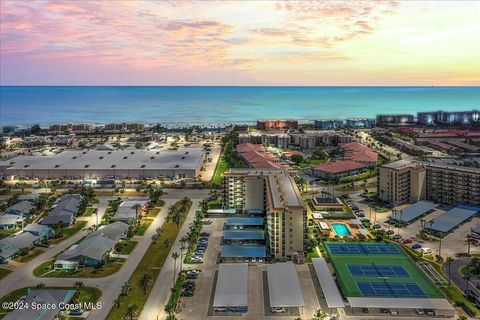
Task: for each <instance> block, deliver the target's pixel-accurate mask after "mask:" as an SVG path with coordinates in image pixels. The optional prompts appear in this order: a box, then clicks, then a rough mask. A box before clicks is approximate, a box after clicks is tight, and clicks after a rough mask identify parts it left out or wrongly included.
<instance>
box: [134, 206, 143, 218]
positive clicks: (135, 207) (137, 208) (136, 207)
mask: <svg viewBox="0 0 480 320" xmlns="http://www.w3.org/2000/svg"><path fill="white" fill-rule="evenodd" d="M141 208H142V205H141V204H140V203H135V205H134V206H133V209H135V220H138V212H139V211H140V209H141Z"/></svg>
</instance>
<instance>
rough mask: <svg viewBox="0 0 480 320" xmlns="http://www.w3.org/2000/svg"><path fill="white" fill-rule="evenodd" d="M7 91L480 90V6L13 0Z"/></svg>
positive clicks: (5, 37)
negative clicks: (206, 88) (233, 87)
mask: <svg viewBox="0 0 480 320" xmlns="http://www.w3.org/2000/svg"><path fill="white" fill-rule="evenodd" d="M0 11H1V28H0V36H1V38H0V39H1V46H0V58H1V64H0V67H1V68H0V75H1V79H0V80H1V82H0V83H1V84H2V85H439V86H440V85H480V1H471V2H460V1H409V2H402V1H385V2H373V1H356V2H347V1H323V2H315V1H231V2H225V1H222V2H214V1H208V2H207V1H196V2H184V1H180V2H177V1H133V0H132V1H127V0H122V1H120V0H117V1H109V2H107V1H91V2H88V1H47V0H45V1H5V0H1V10H0Z"/></svg>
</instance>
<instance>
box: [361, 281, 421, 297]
mask: <svg viewBox="0 0 480 320" xmlns="http://www.w3.org/2000/svg"><path fill="white" fill-rule="evenodd" d="M357 286H358V288H359V289H360V291H361V292H362V295H364V296H370V297H376V296H380V297H427V295H426V294H425V292H423V290H422V289H421V288H420V287H419V286H418V285H417V284H416V283H413V282H387V281H385V282H357Z"/></svg>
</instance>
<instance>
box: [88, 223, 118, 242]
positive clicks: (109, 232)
mask: <svg viewBox="0 0 480 320" xmlns="http://www.w3.org/2000/svg"><path fill="white" fill-rule="evenodd" d="M127 230H128V225H127V224H126V223H124V222H121V221H117V222H114V223H111V224H109V225H106V226H101V227H100V228H99V229H98V230H96V231H94V232H92V233H90V234H88V235H87V237H86V238H87V239H88V238H94V237H96V236H98V235H101V236H104V237H107V238H108V239H110V240H113V241H115V242H117V241H118V240H120V239H121V238H122V236H123V235H124V234H125V233H126V232H127Z"/></svg>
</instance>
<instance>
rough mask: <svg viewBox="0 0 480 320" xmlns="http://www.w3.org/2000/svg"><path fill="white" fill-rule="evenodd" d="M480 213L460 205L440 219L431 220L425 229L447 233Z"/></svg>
mask: <svg viewBox="0 0 480 320" xmlns="http://www.w3.org/2000/svg"><path fill="white" fill-rule="evenodd" d="M478 212H480V208H478V207H472V206H465V205H460V206H456V207H455V208H453V209H451V210H449V211H447V212H445V213H444V214H442V215H441V216H440V217H438V218H436V219H434V220H433V224H432V225H431V226H430V224H429V223H428V222H427V223H426V225H425V227H426V228H427V229H431V230H433V231H439V232H449V231H450V230H452V229H453V228H455V227H456V226H458V225H459V224H461V223H463V222H464V221H465V220H468V219H470V218H471V217H473V216H474V215H476V214H477V213H478Z"/></svg>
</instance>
